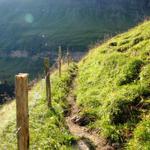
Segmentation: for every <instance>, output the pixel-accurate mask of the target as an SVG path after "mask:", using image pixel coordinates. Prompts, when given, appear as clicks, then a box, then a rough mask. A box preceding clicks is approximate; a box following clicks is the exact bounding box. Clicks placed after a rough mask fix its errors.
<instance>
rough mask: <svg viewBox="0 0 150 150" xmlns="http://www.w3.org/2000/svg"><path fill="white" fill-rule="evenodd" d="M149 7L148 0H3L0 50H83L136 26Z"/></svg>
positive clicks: (0, 15) (0, 7)
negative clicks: (60, 48) (66, 48)
mask: <svg viewBox="0 0 150 150" xmlns="http://www.w3.org/2000/svg"><path fill="white" fill-rule="evenodd" d="M149 8H150V7H149V1H147V0H142V1H138V0H126V1H124V0H107V1H106V0H92V1H91V0H82V1H80V0H76V1H74V0H44V1H43V0H27V1H25V0H22V1H20V0H11V1H4V0H0V18H1V21H0V33H1V36H0V50H5V51H10V50H16V49H17V50H18V49H19V50H23V49H25V50H28V51H32V50H37V51H38V50H39V51H42V50H49V49H52V48H53V49H54V48H55V49H56V47H57V46H58V45H60V44H61V45H65V46H70V47H73V48H74V49H75V50H77V49H80V50H83V49H85V48H86V47H87V46H88V45H89V44H90V43H91V42H95V41H97V40H101V39H103V37H104V35H106V34H109V35H110V34H116V32H120V31H124V30H127V29H128V28H130V27H131V26H134V25H135V24H136V23H137V22H139V21H141V20H142V19H143V18H144V16H149V15H150V11H149ZM43 35H44V36H43Z"/></svg>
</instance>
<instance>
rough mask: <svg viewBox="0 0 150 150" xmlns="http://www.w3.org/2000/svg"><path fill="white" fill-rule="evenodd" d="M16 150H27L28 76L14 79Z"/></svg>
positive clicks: (23, 74) (21, 74) (19, 76)
mask: <svg viewBox="0 0 150 150" xmlns="http://www.w3.org/2000/svg"><path fill="white" fill-rule="evenodd" d="M15 88H16V111H17V112H16V117H17V139H18V150H29V114H28V74H25V73H20V74H18V75H16V78H15Z"/></svg>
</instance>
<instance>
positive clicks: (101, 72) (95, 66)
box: [76, 21, 150, 150]
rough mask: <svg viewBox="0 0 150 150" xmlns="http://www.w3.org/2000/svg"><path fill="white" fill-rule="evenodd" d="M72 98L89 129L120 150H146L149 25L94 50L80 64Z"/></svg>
mask: <svg viewBox="0 0 150 150" xmlns="http://www.w3.org/2000/svg"><path fill="white" fill-rule="evenodd" d="M76 95H77V103H78V105H79V107H80V110H81V111H80V115H81V116H87V117H89V118H90V119H91V122H90V124H88V126H89V128H91V129H94V130H96V131H99V133H100V134H101V135H103V136H104V137H106V138H107V139H108V140H110V142H111V143H115V144H114V145H116V146H117V145H118V144H116V142H117V143H118V142H119V143H122V146H124V149H131V150H133V149H135V150H137V149H138V150H149V149H150V143H149V141H150V111H149V110H150V21H147V22H145V23H143V24H141V25H139V26H137V27H135V28H134V29H131V30H129V31H128V32H126V33H124V34H120V35H118V36H116V37H114V38H112V39H110V40H108V41H106V42H105V43H104V44H102V45H100V46H97V47H95V48H93V49H92V50H91V51H90V52H89V54H88V55H87V56H86V57H85V58H83V60H82V61H81V62H80V63H79V73H78V77H77V88H76ZM127 143H128V144H127Z"/></svg>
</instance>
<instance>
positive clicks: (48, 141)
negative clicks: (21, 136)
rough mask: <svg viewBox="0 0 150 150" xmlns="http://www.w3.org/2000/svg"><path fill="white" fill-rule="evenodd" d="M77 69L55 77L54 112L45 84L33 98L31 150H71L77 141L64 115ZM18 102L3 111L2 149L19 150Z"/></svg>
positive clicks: (0, 127)
mask: <svg viewBox="0 0 150 150" xmlns="http://www.w3.org/2000/svg"><path fill="white" fill-rule="evenodd" d="M75 70H76V67H75V66H74V65H72V66H71V67H70V68H69V69H65V68H64V72H63V74H62V77H61V79H60V78H59V77H58V75H57V73H54V74H53V75H52V87H53V88H52V89H53V90H52V99H53V102H52V105H53V108H52V109H48V108H47V102H46V101H45V81H44V80H41V81H39V82H38V83H37V85H36V86H35V87H34V88H33V89H32V90H31V91H30V94H29V106H30V107H29V116H30V119H29V121H30V139H31V141H30V149H56V150H57V149H62V150H65V149H66V150H69V149H71V144H72V142H73V141H74V137H73V136H72V135H71V134H70V133H69V132H68V130H67V128H66V126H65V122H64V114H63V111H64V109H65V108H66V107H67V102H66V100H65V97H66V96H67V94H68V92H69V85H70V84H71V81H72V80H71V79H72V77H73V75H74V73H73V71H75ZM15 111H16V110H15V101H13V102H11V103H9V104H6V105H4V106H2V108H0V120H3V122H2V123H1V124H0V138H1V142H0V149H1V150H3V149H7V150H16V146H17V144H16V130H15V127H16V124H15Z"/></svg>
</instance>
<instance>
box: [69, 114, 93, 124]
mask: <svg viewBox="0 0 150 150" xmlns="http://www.w3.org/2000/svg"><path fill="white" fill-rule="evenodd" d="M71 121H73V122H74V123H75V124H78V125H79V126H85V125H87V124H89V123H90V119H89V118H88V117H87V116H82V117H80V116H75V117H73V118H72V119H71Z"/></svg>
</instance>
